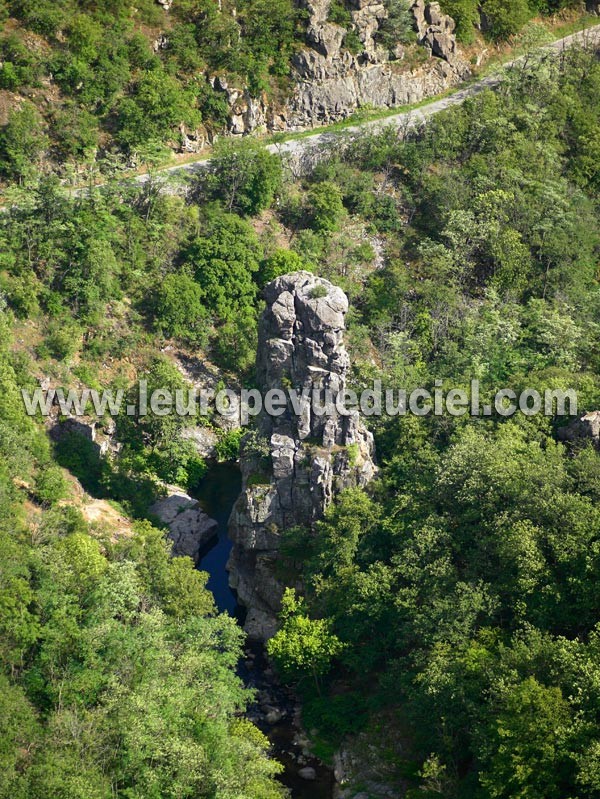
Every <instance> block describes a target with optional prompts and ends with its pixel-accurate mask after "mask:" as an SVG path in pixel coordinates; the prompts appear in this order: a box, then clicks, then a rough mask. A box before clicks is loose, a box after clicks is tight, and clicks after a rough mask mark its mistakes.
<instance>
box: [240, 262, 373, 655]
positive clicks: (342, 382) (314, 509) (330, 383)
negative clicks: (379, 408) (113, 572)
mask: <svg viewBox="0 0 600 799" xmlns="http://www.w3.org/2000/svg"><path fill="white" fill-rule="evenodd" d="M264 298H265V300H266V302H267V307H266V309H265V311H264V313H263V316H262V319H261V323H260V327H259V343H258V357H257V377H258V385H259V387H260V388H261V390H262V391H263V393H266V392H268V391H270V390H272V389H283V390H288V389H295V391H296V398H297V402H296V407H294V403H293V402H292V400H291V399H290V398H289V395H288V398H287V404H286V406H285V409H282V410H283V412H282V413H281V415H278V416H270V415H268V414H267V413H263V414H262V415H261V416H260V417H259V419H258V436H257V437H254V438H253V437H252V436H248V437H247V438H246V441H245V443H244V445H243V449H242V456H241V460H240V465H241V469H242V480H243V483H242V494H241V496H240V497H239V499H238V501H237V503H236V505H235V506H234V509H233V511H232V514H231V518H230V521H229V531H230V537H231V538H232V541H233V544H234V545H233V550H232V554H231V558H230V561H229V570H230V582H231V585H232V587H233V588H234V589H235V590H236V591H237V594H238V597H239V599H240V602H241V603H242V604H243V605H245V606H246V608H247V609H248V615H247V620H246V631H247V632H248V634H249V635H250V637H252V638H255V639H257V640H266V639H267V638H269V637H270V636H271V635H273V633H274V632H275V629H276V615H277V612H278V610H279V605H280V601H281V596H282V593H283V585H282V584H281V583H280V582H279V581H278V580H277V579H276V577H275V576H274V573H273V566H274V564H275V562H276V560H277V556H278V552H279V548H280V543H281V533H282V532H283V531H284V530H286V529H288V528H290V527H294V526H304V527H311V526H312V525H314V523H315V522H316V521H317V520H318V519H320V518H321V516H322V515H323V511H324V510H325V509H326V508H327V506H328V505H329V504H330V503H331V502H332V500H333V499H334V498H335V496H336V494H337V493H339V492H340V491H342V490H343V489H345V488H349V487H352V486H365V485H366V484H367V483H368V482H369V481H370V480H371V479H372V478H373V476H374V474H375V471H376V467H375V464H374V461H373V437H372V435H371V433H369V432H368V431H367V430H366V428H365V427H364V425H363V424H362V422H361V420H360V418H359V416H358V413H356V412H349V413H348V414H340V413H339V411H338V410H337V409H336V408H335V407H334V403H335V399H336V398H337V397H338V396H339V394H340V392H343V391H344V390H345V389H346V375H347V371H348V367H349V365H350V364H349V358H348V354H347V352H346V349H345V347H344V328H345V321H344V318H345V315H346V312H347V310H348V300H347V298H346V295H345V294H344V292H343V291H342V290H341V289H339V288H337V287H336V286H333V285H332V284H331V283H330V282H329V281H327V280H323V279H321V278H318V277H315V276H314V275H312V274H310V273H309V272H295V273H293V274H290V275H284V276H283V277H280V278H278V279H277V280H275V281H273V282H272V283H269V284H268V285H267V286H266V287H265V290H264ZM326 392H329V398H330V399H331V408H330V410H331V413H329V412H328V413H326V414H323V413H321V412H320V411H321V407H322V405H323V403H324V401H325V400H326V398H327V395H326ZM340 406H341V404H340ZM342 410H343V408H342ZM257 441H258V442H259V445H258V446H257Z"/></svg>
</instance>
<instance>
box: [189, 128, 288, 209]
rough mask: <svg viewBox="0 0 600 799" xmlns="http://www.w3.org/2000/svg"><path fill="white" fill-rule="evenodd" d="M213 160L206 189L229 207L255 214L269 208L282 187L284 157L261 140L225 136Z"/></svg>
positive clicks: (209, 194) (215, 198)
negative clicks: (243, 139)
mask: <svg viewBox="0 0 600 799" xmlns="http://www.w3.org/2000/svg"><path fill="white" fill-rule="evenodd" d="M212 163H213V170H212V171H211V173H210V174H208V175H207V176H206V177H205V178H204V185H203V190H204V192H205V193H206V194H207V195H208V198H209V199H213V200H221V201H222V202H223V204H224V206H225V208H226V209H227V210H228V211H237V212H238V213H240V214H249V215H250V216H254V215H255V214H258V213H260V211H264V210H265V209H266V208H269V207H270V206H271V205H272V203H273V200H274V198H275V196H276V194H277V193H278V192H279V191H280V189H281V181H282V168H281V161H280V159H279V157H278V156H277V155H273V154H272V153H270V152H268V150H265V148H264V147H263V146H262V145H261V144H259V143H258V142H255V141H250V140H248V141H245V142H243V143H241V144H240V143H234V142H231V141H227V140H224V141H222V142H220V143H219V144H217V146H216V148H215V155H214V157H213V161H212Z"/></svg>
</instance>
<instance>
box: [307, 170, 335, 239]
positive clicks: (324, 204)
mask: <svg viewBox="0 0 600 799" xmlns="http://www.w3.org/2000/svg"><path fill="white" fill-rule="evenodd" d="M308 213H309V215H310V218H311V227H312V228H313V229H314V230H318V231H333V230H336V229H337V228H338V227H339V225H340V222H341V220H342V216H343V215H344V205H343V203H342V193H341V191H340V189H339V187H338V186H336V184H335V183H331V182H330V181H327V180H324V181H323V182H322V183H316V184H315V185H314V186H312V187H311V189H310V191H309V193H308Z"/></svg>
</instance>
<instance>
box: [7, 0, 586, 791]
mask: <svg viewBox="0 0 600 799" xmlns="http://www.w3.org/2000/svg"><path fill="white" fill-rule="evenodd" d="M288 5H289V7H288ZM136 6H137V10H136V11H135V13H134V12H133V11H132V8H131V6H130V5H129V4H126V3H124V2H121V1H120V0H107V2H105V3H98V2H95V3H87V2H77V3H76V2H67V1H65V2H59V3H56V2H55V3H51V2H46V1H45V0H38V1H37V2H36V3H33V2H29V0H15V2H12V1H11V2H2V3H0V10H1V11H2V17H3V19H4V29H3V31H2V32H1V34H0V49H1V51H2V57H1V60H2V66H1V68H0V86H1V87H2V89H3V90H4V91H5V92H8V93H12V94H13V95H14V94H21V95H22V96H23V97H28V96H30V97H31V100H27V101H26V102H24V103H23V104H22V105H21V106H20V107H19V108H18V109H17V110H12V111H11V112H10V113H9V115H8V117H7V119H6V124H5V125H4V126H3V127H2V128H1V129H0V169H1V170H2V174H3V177H4V178H5V179H6V181H7V189H6V197H7V205H6V208H4V210H3V212H2V214H1V215H0V360H1V364H2V368H1V369H0V381H1V384H2V388H3V395H2V400H1V402H0V661H1V672H0V683H1V690H0V706H1V708H0V797H3V798H4V797H6V798H7V799H8V797H10V798H11V799H21V798H22V799H34V798H35V799H38V798H39V799H96V798H97V799H109V798H110V799H114V798H115V797H118V798H119V799H165V798H166V797H173V799H186V798H187V797H190V799H191V797H194V798H195V799H196V798H197V797H207V799H208V798H209V797H210V798H213V797H214V798H215V799H271V797H273V799H274V798H275V797H279V796H285V791H284V789H283V788H282V787H281V786H280V784H279V782H278V781H277V780H276V774H277V772H278V770H279V766H278V764H277V763H276V761H274V760H273V759H270V758H269V757H268V753H267V752H268V742H267V740H266V739H265V737H264V736H263V735H262V733H261V732H260V731H259V730H258V729H257V728H256V727H255V726H253V725H252V724H251V723H250V722H249V721H248V720H247V719H246V718H245V717H244V710H245V708H246V707H247V705H248V703H249V701H250V698H251V695H250V692H249V691H247V690H246V689H245V688H244V686H243V683H242V681H241V680H240V679H239V678H238V677H237V676H236V672H235V667H236V664H237V662H238V660H239V658H240V656H241V652H242V638H243V636H242V633H241V631H240V629H239V628H238V626H237V625H236V624H235V622H234V621H233V620H232V619H231V618H229V617H228V616H227V615H225V614H219V613H218V612H217V611H216V609H215V607H214V602H213V599H212V596H211V594H210V593H209V592H208V591H207V590H206V587H205V582H206V575H205V574H203V573H202V572H199V571H197V570H195V569H194V564H193V563H192V561H191V560H189V559H186V558H175V559H172V558H170V556H169V547H168V545H167V544H166V542H165V537H164V531H162V530H160V529H157V528H156V527H153V526H152V524H151V523H150V521H148V519H146V518H144V517H145V515H146V511H147V508H148V505H149V504H150V502H151V500H152V498H153V497H154V496H155V495H156V494H157V492H159V491H160V486H161V485H162V484H163V483H176V484H177V485H180V486H184V487H187V486H192V485H194V484H195V483H197V482H198V480H199V479H200V478H201V476H202V474H203V473H204V470H205V468H206V464H205V463H204V461H203V460H202V458H201V457H199V456H198V454H197V452H196V451H195V450H194V447H193V446H192V444H191V443H190V441H189V440H185V439H183V438H182V437H181V436H180V435H179V434H180V431H181V428H182V426H183V424H184V421H183V420H182V419H181V418H178V417H175V416H165V417H156V418H154V417H144V418H142V417H139V418H135V417H125V416H123V417H122V418H121V417H119V418H117V420H116V435H117V437H118V440H119V442H120V443H121V444H122V450H121V452H120V454H119V456H118V458H114V459H101V458H99V457H98V453H97V451H96V449H94V447H92V446H91V444H89V442H87V443H86V441H84V440H83V439H81V440H76V441H73V440H65V441H61V442H59V443H58V444H56V445H54V444H51V443H50V440H49V438H48V436H47V434H46V431H45V430H44V427H43V424H42V420H34V419H31V418H29V417H27V416H26V415H25V411H24V408H23V405H22V402H21V397H20V389H21V388H23V387H33V386H35V385H37V384H38V383H39V381H40V380H42V379H45V380H49V381H50V382H51V384H52V385H59V386H82V385H86V386H90V387H115V388H123V389H124V390H125V391H132V390H133V386H134V383H135V379H136V377H138V376H139V375H144V376H145V377H146V378H147V379H148V381H149V384H150V386H151V387H152V386H157V387H158V386H160V387H164V386H173V387H180V386H183V385H184V384H185V379H184V377H183V376H182V374H181V371H180V370H179V369H178V368H177V366H176V364H175V361H174V358H173V353H174V352H176V353H183V354H185V355H194V356H196V357H199V358H206V359H210V361H211V363H213V364H215V365H216V367H217V368H218V370H220V372H221V374H222V375H223V376H224V377H227V376H229V377H231V378H234V379H236V380H238V381H239V382H241V383H243V384H244V385H248V386H250V385H253V381H254V374H253V365H254V360H255V349H256V327H257V319H258V317H259V314H260V311H261V308H262V300H261V295H260V292H261V289H262V287H263V286H264V285H265V284H266V283H267V282H269V281H270V280H272V279H273V278H275V277H277V276H279V275H282V274H285V273H288V272H292V271H296V270H299V269H307V270H309V271H314V272H315V273H317V274H319V275H322V276H323V277H326V278H328V279H330V280H331V281H332V282H334V283H336V284H337V285H340V286H341V287H342V288H343V289H344V291H345V292H346V293H347V294H348V296H349V298H350V302H351V311H350V314H349V322H348V328H349V329H348V343H349V348H350V351H351V356H352V362H353V373H352V379H353V384H354V387H355V388H357V389H359V388H361V387H363V386H366V385H368V384H369V382H370V381H372V380H373V379H374V378H380V379H383V380H384V381H387V382H389V383H391V384H394V385H402V386H405V387H406V388H408V389H409V390H410V389H411V388H412V387H419V386H427V387H431V386H433V385H434V382H435V381H436V380H438V379H441V380H443V381H444V383H445V384H446V385H448V386H452V387H461V386H464V387H465V388H468V387H469V384H470V381H471V379H474V378H476V379H478V380H479V381H480V384H481V391H482V394H483V395H484V396H485V395H486V394H489V395H491V394H492V393H493V392H495V391H496V390H497V389H498V388H500V387H503V386H506V385H510V386H512V387H514V388H515V389H518V388H524V387H533V388H538V389H539V390H543V389H544V388H546V387H551V388H555V387H569V388H571V387H572V388H575V389H576V390H577V392H578V397H579V409H580V412H584V411H591V410H596V409H598V408H600V284H599V278H600V273H599V266H598V264H599V257H600V207H599V204H598V189H599V188H600V61H598V59H597V57H596V54H593V53H587V52H583V51H578V50H573V51H572V52H570V53H568V54H565V55H563V56H562V57H560V58H554V57H552V56H549V57H546V58H539V59H534V58H530V59H527V60H526V61H525V62H523V63H521V64H519V65H517V66H516V67H514V68H513V69H512V70H511V71H510V73H509V75H508V76H507V78H506V80H505V81H504V82H503V84H502V85H501V86H500V88H499V89H498V90H497V91H494V92H492V91H486V92H483V93H481V94H480V95H478V96H477V97H474V98H472V99H469V100H467V101H466V102H465V103H464V105H463V106H461V107H459V108H455V109H453V110H451V111H448V112H445V113H443V114H440V115H438V116H437V117H436V118H435V119H432V120H431V121H430V122H429V124H428V125H427V126H426V127H425V128H424V129H423V130H422V131H417V132H415V133H414V134H413V135H411V136H409V137H408V138H406V139H405V140H401V139H400V138H399V136H398V134H397V132H396V131H394V130H391V129H390V130H388V131H386V132H384V133H382V134H380V135H376V136H373V135H365V136H363V137H359V138H358V139H355V140H352V141H348V142H346V143H344V144H340V146H337V147H336V148H335V151H332V152H331V153H330V154H329V157H328V158H326V159H325V160H324V161H323V162H322V163H321V164H319V165H318V166H317V167H316V168H315V169H314V170H313V171H312V173H311V174H310V175H308V176H306V177H305V178H303V179H301V180H298V179H294V178H293V177H292V176H291V174H290V173H289V172H288V171H287V169H286V165H285V164H282V163H281V161H280V159H279V158H278V157H277V156H275V155H272V154H270V153H268V152H267V151H266V150H264V149H262V148H261V147H260V145H259V144H258V143H256V142H255V141H245V142H243V143H241V144H235V145H233V144H231V143H230V142H228V141H223V142H221V143H219V144H218V145H217V146H216V147H215V151H214V158H213V163H212V166H213V168H212V169H211V171H210V172H207V173H206V174H204V175H203V176H202V177H200V178H196V179H194V180H193V181H192V182H190V185H189V186H188V189H187V192H186V193H185V195H182V194H181V193H177V192H170V191H165V190H164V189H165V186H164V184H163V183H162V182H161V181H160V180H149V181H148V182H147V183H146V184H145V185H144V186H142V187H140V186H136V185H131V184H127V183H124V182H119V181H118V180H116V179H115V178H114V175H113V176H112V177H111V176H110V175H109V179H108V182H107V183H106V185H104V186H103V187H101V188H100V187H94V186H91V187H90V190H89V191H87V192H83V193H81V194H80V195H78V196H72V195H69V194H67V193H66V192H65V191H64V188H63V187H62V186H61V183H60V180H59V178H58V177H57V175H56V174H53V173H52V170H51V169H49V168H48V162H47V161H46V160H45V157H46V156H47V154H48V152H52V155H53V158H54V159H56V162H57V163H60V164H62V165H63V166H64V164H65V163H66V162H67V161H69V160H70V159H74V160H80V159H84V158H85V157H87V156H86V153H87V152H88V150H89V148H92V149H95V148H97V147H101V148H104V153H105V154H106V155H107V157H108V154H110V153H113V154H114V153H116V152H129V151H132V150H135V148H137V147H140V146H142V145H144V146H147V147H150V149H151V150H153V151H154V152H155V151H156V148H157V147H158V148H159V149H160V147H161V146H163V145H164V144H165V143H168V142H170V141H172V138H173V136H174V135H175V133H176V131H177V127H178V125H179V123H180V122H181V121H184V122H186V123H187V124H189V125H190V126H193V125H195V124H198V123H199V122H200V121H202V120H203V121H204V122H206V121H207V120H209V121H210V123H211V124H214V125H216V126H218V125H219V123H220V122H222V116H220V114H222V112H223V109H222V108H220V106H219V98H218V96H217V95H215V93H214V92H213V89H212V88H211V86H210V84H209V83H208V82H207V80H206V74H207V73H208V72H210V71H211V70H223V71H225V72H227V73H228V74H235V75H238V76H241V79H242V80H244V81H256V84H255V85H256V88H257V90H263V89H266V88H267V87H271V89H272V88H273V87H276V86H277V85H279V88H280V89H281V90H284V89H285V82H286V79H287V77H288V68H289V58H290V54H291V52H292V51H293V49H294V47H295V46H296V44H297V42H299V41H301V40H302V39H303V36H304V31H303V28H302V11H299V10H297V9H296V7H295V6H294V7H292V4H291V3H289V4H288V3H287V0H248V2H244V3H243V4H241V5H239V6H238V8H237V9H236V13H235V14H233V8H231V9H230V8H229V7H228V4H227V3H223V7H224V12H225V13H217V11H218V9H217V3H212V0H207V2H202V3H199V2H192V1H191V0H185V2H184V1H183V0H182V1H181V2H179V3H176V4H175V5H174V7H173V16H172V20H171V24H172V25H173V28H172V29H171V30H170V34H169V35H170V41H171V47H170V48H168V49H166V50H164V51H163V50H160V51H159V52H154V50H153V49H152V48H151V46H150V45H149V41H150V39H149V36H148V32H149V31H150V32H152V34H153V35H154V33H155V32H156V31H158V30H159V29H160V27H161V25H162V24H163V20H162V15H163V14H164V11H163V9H162V8H161V7H160V6H159V5H157V4H155V3H154V2H150V0H139V2H138V3H137V4H136ZM444 6H445V8H446V9H447V10H448V11H451V12H452V13H453V14H455V16H456V18H457V20H458V22H459V30H461V31H462V34H461V35H462V36H463V37H464V40H465V41H468V40H469V37H470V36H472V35H473V30H474V27H473V26H474V23H475V22H477V20H476V16H477V15H478V13H479V10H480V7H479V5H478V4H475V3H469V2H463V1H462V0H461V2H456V3H455V2H454V1H453V2H452V3H450V2H447V3H445V4H444ZM482 8H483V10H484V12H485V14H486V16H487V17H488V18H489V19H490V20H495V22H494V23H493V24H492V25H491V27H489V28H488V33H487V34H486V35H489V37H490V38H492V39H502V38H504V37H506V36H509V35H511V34H512V33H513V32H514V31H516V30H517V29H518V28H520V27H521V26H522V25H523V24H525V22H526V21H527V19H529V18H530V17H531V16H533V15H534V14H539V13H551V12H553V11H555V10H557V9H556V8H555V7H554V5H552V6H551V7H550V6H547V5H546V4H542V3H539V2H535V3H533V4H528V3H527V2H525V0H486V2H485V3H483V5H482ZM398 13H400V12H398ZM338 14H339V17H340V18H342V17H343V8H342V9H341V11H340V10H338ZM215 43H218V46H216V45H215ZM50 75H51V76H52V78H51V81H50ZM50 84H51V87H52V91H56V92H57V93H56V94H55V95H54V94H52V95H50V99H49V100H48V102H47V103H46V105H44V106H43V107H42V106H40V104H39V96H38V95H37V91H38V90H39V88H40V87H45V89H44V90H46V89H47V88H48V86H50ZM153 148H154V149H153ZM43 157H44V158H43ZM42 161H44V163H42ZM109 172H110V170H108V171H107V174H109ZM9 184H10V185H9ZM100 421H101V423H104V424H106V425H107V426H108V420H107V419H104V420H100ZM197 421H198V424H208V425H210V419H209V420H206V419H198V420H197ZM188 423H189V422H188ZM369 424H371V425H372V429H373V432H374V434H375V441H376V449H377V457H378V461H379V467H380V471H379V476H378V479H377V480H376V481H375V482H374V483H373V485H372V487H370V488H369V490H368V491H359V490H352V491H349V492H347V493H346V494H344V495H342V496H341V498H340V499H339V501H338V502H337V503H336V504H334V505H333V506H332V507H331V508H330V509H329V510H328V511H327V514H326V516H325V518H324V519H323V520H322V521H321V522H319V523H318V524H317V527H316V530H315V531H313V532H312V533H310V534H309V533H307V531H306V530H298V529H294V530H288V531H286V532H285V548H284V555H285V558H284V560H285V563H284V564H283V566H284V567H285V570H286V573H288V574H290V573H292V574H293V575H294V579H293V580H290V583H295V584H302V585H303V586H304V590H303V592H302V594H303V595H302V596H300V595H296V594H295V593H294V592H292V591H290V592H288V593H287V594H286V599H285V603H284V610H283V614H282V618H281V629H280V632H279V633H278V634H277V635H276V636H275V638H273V639H272V642H271V643H270V645H269V651H270V653H271V655H272V657H273V659H274V661H275V663H276V664H277V666H278V668H279V671H280V673H281V675H282V677H283V678H284V679H286V680H288V681H290V682H291V683H292V684H294V685H295V686H296V687H297V689H298V691H299V692H300V694H301V695H302V697H303V707H304V722H305V726H306V728H307V730H309V731H310V732H311V737H312V738H313V743H314V746H315V748H316V750H317V752H318V753H319V754H320V755H321V756H322V757H323V758H328V757H331V755H332V753H333V751H334V750H335V749H336V748H337V747H339V746H340V744H341V743H342V741H343V740H344V739H345V738H346V737H347V736H353V735H357V734H360V733H365V734H366V735H367V736H369V737H370V740H372V741H373V742H374V743H373V745H374V747H376V748H377V747H378V748H379V751H378V753H377V756H378V757H381V758H382V760H383V761H384V763H385V769H384V771H385V779H386V780H387V781H388V782H389V783H391V785H392V786H394V790H396V791H397V792H398V795H399V796H400V795H406V796H407V797H412V799H419V798H422V799H425V797H445V798H447V799H451V798H452V797H481V799H568V798H569V799H575V797H577V798H578V799H592V797H595V796H597V795H598V794H599V793H600V737H599V730H600V726H599V725H600V696H599V694H598V682H599V679H600V630H599V628H598V623H599V621H600V601H599V598H598V589H597V584H598V581H599V579H600V550H599V541H600V508H599V505H598V499H599V496H600V453H599V452H598V451H597V450H596V449H595V448H594V447H593V446H592V444H591V443H588V444H586V443H585V442H577V443H575V444H564V443H560V442H559V440H558V439H559V436H558V430H559V427H560V425H561V424H564V420H559V419H554V418H552V417H545V416H533V417H527V416H525V415H519V416H518V417H515V418H514V419H511V420H502V419H495V418H494V419H473V418H470V417H467V416H463V417H458V418H457V417H447V416H442V417H427V418H417V417H403V418H394V419H386V418H381V419H372V420H370V422H369ZM217 432H218V435H219V437H220V438H219V448H220V449H219V452H220V455H221V456H222V457H223V458H224V459H228V458H229V459H230V458H234V457H235V456H236V455H237V448H238V445H239V438H240V435H239V433H238V432H236V431H234V432H233V433H223V432H222V431H221V430H219V431H217ZM75 478H77V480H78V481H79V482H76V480H75ZM79 483H80V484H81V486H83V488H84V489H85V490H86V491H87V492H89V494H90V495H92V496H93V497H96V498H101V499H104V500H106V501H107V505H108V506H109V507H112V508H114V509H116V510H117V511H118V513H120V514H122V515H123V516H124V517H127V518H128V519H130V520H131V523H130V526H129V528H128V533H127V534H126V535H123V534H117V533H116V531H115V529H114V527H111V525H110V524H105V525H102V524H98V523H94V522H93V521H90V520H89V519H87V518H86V517H85V515H84V513H83V512H82V508H81V502H80V492H81V490H82V489H81V486H80V485H79ZM307 653H308V655H307ZM382 732H383V739H384V740H385V744H383V743H380V741H381V738H382Z"/></svg>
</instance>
